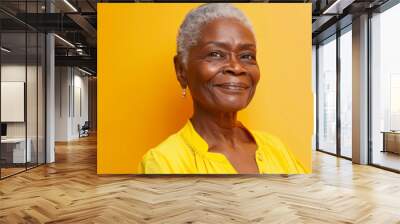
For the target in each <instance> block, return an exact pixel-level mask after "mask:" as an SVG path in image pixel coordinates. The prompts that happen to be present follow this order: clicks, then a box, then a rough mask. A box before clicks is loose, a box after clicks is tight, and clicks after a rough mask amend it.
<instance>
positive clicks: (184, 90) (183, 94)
mask: <svg viewBox="0 0 400 224" xmlns="http://www.w3.org/2000/svg"><path fill="white" fill-rule="evenodd" d="M185 96H186V87H185V88H182V97H185Z"/></svg>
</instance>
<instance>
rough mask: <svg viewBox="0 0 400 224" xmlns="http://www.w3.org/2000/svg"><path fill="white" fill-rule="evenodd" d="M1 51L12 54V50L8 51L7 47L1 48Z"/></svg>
mask: <svg viewBox="0 0 400 224" xmlns="http://www.w3.org/2000/svg"><path fill="white" fill-rule="evenodd" d="M1 51H4V52H6V53H10V52H11V50H9V49H7V48H5V47H1Z"/></svg>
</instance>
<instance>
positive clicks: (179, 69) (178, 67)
mask: <svg viewBox="0 0 400 224" xmlns="http://www.w3.org/2000/svg"><path fill="white" fill-rule="evenodd" d="M174 65H175V73H176V78H177V79H178V81H179V84H180V85H181V87H182V89H186V87H187V77H186V72H185V67H184V65H183V63H182V60H181V57H179V56H178V55H175V57H174Z"/></svg>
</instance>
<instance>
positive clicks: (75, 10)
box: [64, 0, 78, 12]
mask: <svg viewBox="0 0 400 224" xmlns="http://www.w3.org/2000/svg"><path fill="white" fill-rule="evenodd" d="M64 2H65V4H67V5H68V6H69V7H70V8H71V9H72V10H73V11H74V12H78V10H77V9H76V8H75V7H74V6H73V5H72V4H71V3H70V2H69V1H68V0H64Z"/></svg>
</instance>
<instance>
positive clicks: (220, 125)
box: [139, 3, 306, 174]
mask: <svg viewBox="0 0 400 224" xmlns="http://www.w3.org/2000/svg"><path fill="white" fill-rule="evenodd" d="M174 64H175V71H176V77H177V80H178V82H179V84H180V86H181V88H182V96H183V97H188V96H189V94H187V93H188V92H189V91H190V96H191V97H192V100H193V115H192V117H191V118H190V119H189V120H188V121H187V123H186V125H185V126H184V127H183V128H182V129H181V130H179V131H178V132H177V133H175V134H173V135H171V136H169V137H168V138H167V139H166V140H164V141H163V142H162V143H160V144H159V145H158V146H156V147H155V148H152V149H150V150H149V151H148V152H147V153H146V154H145V155H144V157H143V159H142V162H141V163H140V167H139V171H140V173H144V174H238V173H239V174H299V173H305V172H306V171H305V170H304V168H303V166H302V165H301V164H300V163H299V162H298V160H297V158H296V157H295V156H294V154H293V153H292V152H291V151H290V150H289V149H287V148H286V147H285V146H284V144H283V143H282V142H281V141H280V140H279V138H277V137H275V136H272V135H270V134H267V133H264V132H259V131H255V130H250V129H247V128H246V127H245V125H244V124H242V123H241V122H240V121H238V120H237V113H238V112H239V111H241V110H243V109H245V108H246V107H247V106H248V105H249V103H250V102H251V100H252V98H253V96H254V94H256V87H257V83H258V82H259V80H260V78H262V76H261V74H260V70H259V67H258V64H257V45H256V39H255V35H254V31H253V28H252V25H251V23H250V21H249V20H248V19H247V17H246V16H245V15H244V14H243V13H242V12H241V11H240V10H239V9H237V8H235V7H234V6H233V5H231V4H229V3H210V4H204V5H201V6H200V7H198V8H196V9H193V10H192V11H191V12H189V13H188V14H187V15H186V18H185V19H184V21H183V23H182V24H181V26H180V29H179V32H178V37H177V54H176V56H175V57H174ZM186 95H187V96H186Z"/></svg>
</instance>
